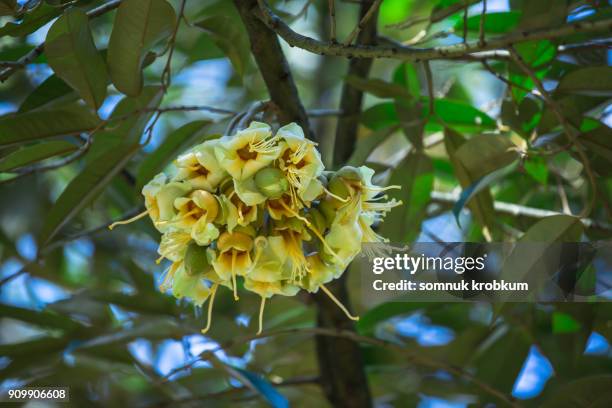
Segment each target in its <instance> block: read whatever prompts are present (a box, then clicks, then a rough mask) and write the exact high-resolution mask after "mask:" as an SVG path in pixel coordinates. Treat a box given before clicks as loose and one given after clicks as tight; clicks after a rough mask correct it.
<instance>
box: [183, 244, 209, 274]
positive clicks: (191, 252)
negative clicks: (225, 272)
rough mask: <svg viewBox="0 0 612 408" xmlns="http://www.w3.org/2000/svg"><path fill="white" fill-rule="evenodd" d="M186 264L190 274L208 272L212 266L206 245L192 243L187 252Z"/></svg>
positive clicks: (186, 269)
mask: <svg viewBox="0 0 612 408" xmlns="http://www.w3.org/2000/svg"><path fill="white" fill-rule="evenodd" d="M184 264H185V271H186V272H187V274H188V275H189V276H195V275H199V274H201V273H204V272H206V271H207V270H208V269H209V268H210V263H209V262H208V257H207V255H206V247H203V246H199V245H198V244H196V243H195V242H192V243H190V244H189V246H188V247H187V251H186V252H185V260H184Z"/></svg>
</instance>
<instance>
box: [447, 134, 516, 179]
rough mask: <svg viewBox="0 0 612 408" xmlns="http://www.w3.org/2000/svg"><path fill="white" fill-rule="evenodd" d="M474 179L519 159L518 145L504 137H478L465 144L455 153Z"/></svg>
mask: <svg viewBox="0 0 612 408" xmlns="http://www.w3.org/2000/svg"><path fill="white" fill-rule="evenodd" d="M455 155H456V158H457V160H459V161H461V163H462V164H463V166H464V168H465V170H466V171H467V172H468V173H469V174H470V176H471V177H472V178H476V179H479V178H481V177H483V176H486V175H487V174H489V173H491V172H493V171H495V170H497V169H500V168H502V167H506V166H508V165H509V164H510V163H512V162H513V161H515V160H516V159H517V158H518V152H517V150H516V145H515V144H514V143H512V141H511V140H510V138H508V137H505V136H502V135H498V134H495V135H478V136H475V137H472V138H471V139H469V140H468V141H467V142H465V143H463V144H462V145H461V147H459V148H458V149H457V152H456V153H455Z"/></svg>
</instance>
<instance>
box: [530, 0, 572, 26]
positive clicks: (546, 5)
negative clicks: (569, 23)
mask: <svg viewBox="0 0 612 408" xmlns="http://www.w3.org/2000/svg"><path fill="white" fill-rule="evenodd" d="M566 10H567V7H562V6H560V5H559V2H558V0H538V1H525V2H523V3H522V13H521V14H522V17H521V21H520V25H519V26H520V28H521V30H523V31H525V30H535V29H539V28H545V27H549V28H552V27H557V26H559V25H562V24H564V23H565V17H566Z"/></svg>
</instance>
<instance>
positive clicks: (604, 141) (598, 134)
mask: <svg viewBox="0 0 612 408" xmlns="http://www.w3.org/2000/svg"><path fill="white" fill-rule="evenodd" d="M580 141H581V143H583V144H584V145H585V146H586V147H587V148H588V149H589V150H590V151H591V152H593V153H595V154H596V155H598V156H601V157H603V158H605V159H606V160H607V161H608V162H610V163H612V129H611V128H609V127H608V126H606V125H604V124H602V125H601V126H600V127H598V128H597V129H593V130H591V131H589V132H587V133H584V134H583V135H581V136H580Z"/></svg>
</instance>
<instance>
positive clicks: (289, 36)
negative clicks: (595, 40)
mask: <svg viewBox="0 0 612 408" xmlns="http://www.w3.org/2000/svg"><path fill="white" fill-rule="evenodd" d="M259 4H260V10H261V12H260V16H261V18H262V21H264V22H265V23H266V25H267V26H268V27H270V28H271V29H273V30H274V31H276V32H277V33H278V35H280V36H281V37H282V38H283V39H284V40H285V41H286V42H287V43H288V44H289V45H291V46H294V47H299V48H302V49H304V50H307V51H310V52H313V53H315V54H321V55H335V56H339V57H349V58H395V59H400V60H412V61H423V60H431V59H452V58H461V57H465V56H466V55H469V54H472V53H475V52H481V51H489V50H497V49H501V48H507V47H509V46H511V45H513V44H517V43H520V42H525V41H533V40H545V39H553V38H559V37H563V36H566V35H570V34H576V33H590V32H604V33H605V32H609V31H611V30H612V19H609V18H608V19H605V20H600V21H579V22H576V23H572V24H566V25H562V26H560V27H554V28H542V29H537V30H530V31H518V32H513V33H510V34H508V35H506V36H503V37H500V38H495V39H491V40H489V41H487V42H485V43H483V44H479V42H480V41H478V42H476V43H466V44H463V43H460V44H455V45H446V46H440V47H430V48H414V47H407V46H387V45H385V46H381V45H343V44H337V43H328V42H323V41H318V40H315V39H314V38H310V37H307V36H305V35H302V34H299V33H297V32H295V31H293V30H292V29H291V28H290V27H289V26H288V25H287V24H286V23H285V22H284V21H282V20H281V19H280V17H278V16H277V15H275V14H274V13H273V12H272V10H271V9H270V8H269V7H268V5H267V4H266V2H265V1H263V0H259Z"/></svg>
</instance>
